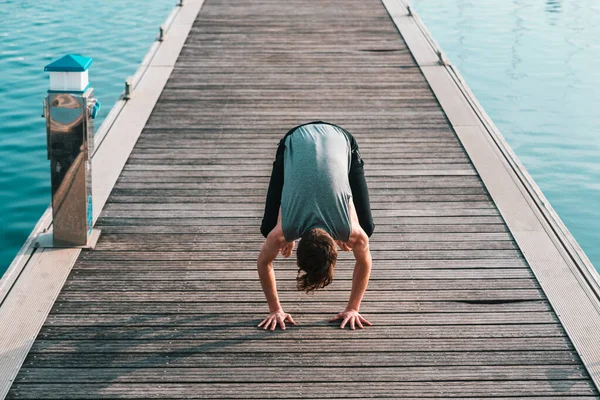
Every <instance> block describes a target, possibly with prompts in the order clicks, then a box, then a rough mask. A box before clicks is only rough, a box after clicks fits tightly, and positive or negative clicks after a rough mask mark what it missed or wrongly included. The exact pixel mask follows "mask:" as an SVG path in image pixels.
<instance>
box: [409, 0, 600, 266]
mask: <svg viewBox="0 0 600 400" xmlns="http://www.w3.org/2000/svg"><path fill="white" fill-rule="evenodd" d="M413 6H414V8H415V10H416V11H417V13H418V14H419V16H420V17H421V19H422V20H423V22H424V23H425V24H426V25H427V28H428V29H429V31H430V32H431V33H432V35H433V36H434V38H435V39H436V41H437V42H438V44H439V45H440V46H441V47H442V49H443V50H444V52H445V53H446V55H447V56H448V58H449V59H450V61H451V62H452V63H453V64H454V65H456V66H457V67H458V69H459V71H460V72H461V74H462V75H463V77H464V78H465V80H466V81H467V84H468V85H469V87H470V88H471V90H472V91H473V92H474V93H475V95H476V96H477V98H478V100H479V102H480V103H481V104H482V105H483V107H484V108H485V110H486V112H487V113H488V114H489V115H490V117H491V118H492V120H493V121H494V123H495V124H496V125H497V126H498V128H499V129H500V131H501V132H502V134H503V135H504V137H505V138H506V140H507V141H508V142H509V144H510V146H511V147H512V148H513V150H514V151H515V153H516V154H517V156H518V157H519V159H520V160H521V161H522V162H523V164H524V165H525V167H526V168H527V170H528V171H529V173H530V174H531V175H532V176H533V178H534V179H535V181H536V182H537V184H538V185H539V186H540V187H541V189H542V191H543V192H544V194H545V195H546V197H547V198H548V200H549V201H550V203H551V204H552V206H553V207H554V209H555V210H556V211H557V212H558V214H559V215H560V217H561V219H562V220H563V222H564V223H565V225H566V226H567V227H568V228H569V230H570V231H571V233H572V234H573V236H575V238H576V239H577V241H578V242H579V244H580V245H581V247H582V248H583V249H584V251H585V252H586V254H587V255H588V257H589V258H590V259H591V261H592V263H593V264H594V265H595V266H596V268H598V267H600V246H599V244H600V112H599V110H600V2H599V1H598V0H568V1H567V0H562V1H561V0H535V1H533V0H485V1H480V0H479V1H478V0H443V1H440V0H413Z"/></svg>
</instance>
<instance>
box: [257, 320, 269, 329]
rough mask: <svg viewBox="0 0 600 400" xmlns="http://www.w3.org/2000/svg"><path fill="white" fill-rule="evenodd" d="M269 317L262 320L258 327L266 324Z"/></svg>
mask: <svg viewBox="0 0 600 400" xmlns="http://www.w3.org/2000/svg"><path fill="white" fill-rule="evenodd" d="M267 319H268V318H265V319H263V320H262V322H261V323H260V324H258V327H259V328H260V327H261V326H263V324H264V323H265V322H267Z"/></svg>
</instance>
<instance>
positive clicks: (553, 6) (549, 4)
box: [546, 0, 561, 13]
mask: <svg viewBox="0 0 600 400" xmlns="http://www.w3.org/2000/svg"><path fill="white" fill-rule="evenodd" d="M560 1H561V0H546V12H549V13H559V12H560V11H561V4H560Z"/></svg>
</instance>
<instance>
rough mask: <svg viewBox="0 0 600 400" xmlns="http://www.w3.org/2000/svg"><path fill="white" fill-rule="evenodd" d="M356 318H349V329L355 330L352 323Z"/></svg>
mask: <svg viewBox="0 0 600 400" xmlns="http://www.w3.org/2000/svg"><path fill="white" fill-rule="evenodd" d="M355 319H356V317H352V318H350V329H352V330H355V329H356V326H355V325H354V320H355Z"/></svg>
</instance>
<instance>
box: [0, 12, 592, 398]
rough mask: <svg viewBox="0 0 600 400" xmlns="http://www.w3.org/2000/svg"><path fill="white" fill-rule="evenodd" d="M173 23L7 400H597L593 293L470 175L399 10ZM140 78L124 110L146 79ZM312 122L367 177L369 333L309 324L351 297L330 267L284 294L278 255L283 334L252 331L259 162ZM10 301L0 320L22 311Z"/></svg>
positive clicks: (539, 235)
mask: <svg viewBox="0 0 600 400" xmlns="http://www.w3.org/2000/svg"><path fill="white" fill-rule="evenodd" d="M194 6H196V7H197V8H198V9H200V6H201V9H200V12H199V13H198V14H197V16H196V12H194V14H193V15H192V20H191V21H192V22H193V26H192V27H191V30H189V28H188V30H189V35H188V34H187V31H185V30H184V29H183V28H181V29H180V30H179V31H178V30H177V29H175V30H173V31H172V32H171V36H169V33H167V35H166V38H165V43H164V44H163V46H168V45H169V43H172V42H169V40H173V41H177V40H180V41H181V43H182V44H183V43H185V44H184V45H183V47H182V49H181V52H180V53H178V49H176V47H173V48H170V49H169V48H166V49H164V50H163V51H162V53H161V54H159V56H157V57H158V58H156V59H155V60H154V61H153V63H154V64H152V65H153V66H154V67H153V68H155V70H156V71H158V70H160V68H167V67H166V66H165V65H166V64H165V65H163V64H161V63H163V62H165V60H166V59H167V58H168V57H172V62H173V63H174V64H173V65H174V67H173V66H170V67H168V68H170V69H169V70H168V71H167V73H165V72H164V71H163V70H160V71H163V72H162V73H163V75H160V76H162V77H164V79H165V80H166V78H168V81H166V85H165V86H164V89H162V91H160V90H159V91H158V92H157V96H158V94H160V97H158V101H157V102H156V104H155V106H154V103H153V102H150V104H149V105H148V104H146V105H144V107H147V108H148V107H149V108H148V113H149V112H150V110H152V112H151V114H149V118H148V119H147V121H146V119H143V120H141V121H139V120H136V115H137V116H138V119H141V118H142V117H141V116H140V115H142V114H140V113H138V114H135V113H133V112H131V113H130V114H128V115H129V116H126V117H127V118H129V120H130V121H125V122H127V123H130V124H138V125H139V124H142V125H143V124H144V122H145V126H144V127H143V131H142V132H141V135H140V136H139V139H138V140H137V143H135V140H134V139H128V140H130V141H131V144H132V145H133V143H135V147H133V151H131V153H130V154H128V159H127V162H126V165H125V167H124V168H123V170H122V172H121V173H120V176H119V177H118V181H117V182H116V184H115V185H114V188H112V185H111V187H109V188H108V189H105V191H106V193H107V194H108V193H109V192H110V196H109V197H108V200H107V201H106V204H105V205H104V207H103V209H102V212H101V214H100V217H99V219H98V220H97V223H96V227H98V228H100V229H101V230H102V235H101V237H100V240H99V242H98V245H97V246H96V248H95V249H94V250H84V251H82V252H81V253H80V254H79V253H77V254H78V256H77V255H76V256H75V257H73V260H75V259H76V261H75V262H74V265H73V267H72V269H70V266H69V267H68V268H69V269H70V274H69V270H66V272H65V277H66V274H68V278H67V279H66V282H64V286H62V290H60V293H59V289H60V285H62V281H61V282H60V285H59V286H58V288H56V287H54V289H53V290H56V293H59V294H58V297H57V298H56V301H55V302H54V304H53V306H52V308H51V310H50V312H49V314H48V315H47V318H46V315H45V314H44V315H42V316H41V318H42V321H43V320H44V318H45V322H44V323H43V326H41V329H40V328H39V327H37V328H35V326H34V325H35V324H33V325H32V326H34V328H35V330H36V331H35V334H37V331H38V330H39V334H37V338H36V339H35V341H31V342H28V341H27V339H25V340H24V343H25V344H23V345H19V346H17V345H15V348H14V349H11V350H10V351H8V349H4V348H3V349H2V353H3V354H2V355H0V365H3V363H9V362H12V363H13V364H11V365H14V364H15V363H16V362H17V361H19V357H21V359H20V361H19V364H18V366H20V363H22V367H20V371H19V372H18V374H17V373H16V370H9V369H5V372H4V373H2V372H0V377H1V378H2V379H5V380H8V379H9V380H10V382H9V383H8V384H5V386H4V387H5V388H6V389H7V390H8V388H9V387H10V389H9V390H8V392H7V394H6V392H5V393H4V394H6V398H8V399H100V398H102V399H109V398H110V399H112V398H168V399H190V398H215V399H216V398H248V399H250V398H252V399H264V398H289V399H300V398H315V399H317V398H332V399H333V398H359V399H363V398H389V399H392V398H393V399H397V398H403V399H417V398H418V399H423V398H502V399H507V398H525V397H526V398H531V399H548V398H569V399H598V398H600V397H599V394H598V389H597V387H596V386H595V384H594V380H596V382H598V377H599V376H600V372H599V370H600V364H599V363H597V362H596V360H598V359H599V358H598V351H599V350H598V348H597V347H595V346H596V345H597V344H598V343H599V341H598V339H595V337H597V336H598V332H599V331H595V332H593V331H591V327H594V326H600V311H599V310H600V308H595V307H597V305H596V304H598V303H595V301H597V299H596V300H594V297H593V295H591V294H590V293H593V290H592V289H589V288H588V287H587V286H585V285H586V280H585V279H583V278H581V276H579V275H577V272H576V271H575V269H573V268H571V269H568V268H570V267H568V265H571V264H568V261H564V260H567V257H566V256H564V257H563V258H562V259H560V260H559V257H556V256H554V254H555V253H553V251H555V250H552V251H550V250H548V249H546V248H545V247H544V246H547V243H550V242H548V240H551V243H555V242H556V243H558V242H557V241H556V240H554V239H553V238H554V236H552V234H551V232H550V231H551V230H550V229H546V228H544V232H545V231H548V233H547V237H548V238H549V239H548V240H546V237H545V236H543V232H542V230H539V229H537V228H536V226H537V225H535V222H532V221H534V217H532V215H534V214H530V211H528V210H529V209H526V207H525V206H523V204H525V205H528V204H529V205H531V204H533V200H531V199H530V198H529V197H527V196H528V195H527V193H526V192H525V191H524V190H521V189H520V187H521V186H519V183H518V179H517V177H516V175H510V176H511V178H510V179H508V180H507V179H505V178H506V177H505V176H504V175H502V174H503V173H504V172H501V171H500V170H501V169H502V168H500V169H499V167H498V165H500V164H486V163H489V162H492V161H493V160H495V159H494V158H493V157H492V156H490V154H492V153H489V154H488V153H486V152H489V151H491V150H489V149H487V147H485V146H484V145H481V144H476V141H475V139H473V140H471V139H469V138H470V137H471V136H469V135H473V132H474V130H473V129H474V128H473V127H474V126H476V125H475V122H473V124H463V123H460V122H457V121H458V120H459V119H460V118H471V114H469V113H473V109H472V108H468V105H469V104H468V102H467V101H466V100H465V98H466V97H462V98H459V97H456V98H455V99H454V100H452V97H449V96H454V94H452V93H455V92H456V93H458V91H456V90H455V89H452V87H450V86H448V85H449V83H447V82H450V81H445V80H443V79H445V78H443V76H442V75H441V74H442V72H438V71H446V68H445V67H444V66H443V65H440V64H439V63H438V62H437V61H438V60H437V58H436V57H437V56H436V55H435V52H434V51H432V50H431V49H429V50H427V49H426V48H425V47H423V48H421V47H419V46H425V44H422V45H421V44H419V43H427V40H426V35H425V34H424V33H423V32H421V31H420V30H419V29H418V25H417V24H415V23H414V22H410V21H413V20H412V19H411V17H409V16H407V15H405V14H406V10H405V9H404V8H403V7H401V3H399V2H397V3H396V2H395V0H388V1H383V2H382V1H380V0H327V1H318V2H315V1H309V0H285V1H281V0H205V1H204V2H201V1H195V2H194V1H190V2H187V1H186V2H184V6H183V7H182V9H181V11H179V12H180V13H181V15H180V16H179V17H178V18H188V19H189V18H190V15H189V14H186V13H189V12H190V11H189V10H187V9H186V8H187V7H191V8H193V7H194ZM411 24H413V25H411ZM176 28H177V26H176ZM184 33H185V34H184ZM173 46H175V45H173ZM173 49H175V50H177V51H175V50H173ZM169 54H170V55H169ZM177 54H179V55H178V57H177ZM161 57H163V58H161ZM432 57H433V58H432ZM175 60H176V63H175V62H174V61H175ZM428 60H429V61H428ZM427 63H429V64H427ZM153 73H154V72H149V73H147V76H144V77H142V78H141V79H142V80H141V83H140V85H141V87H142V89H141V90H137V91H134V94H133V98H132V100H131V101H132V102H134V101H140V102H142V101H144V100H142V98H143V97H144V96H145V94H144V93H145V92H144V90H143V87H152V86H153V85H154V82H153V79H154V80H156V81H160V79H163V78H160V76H159V75H153ZM444 73H447V72H444ZM436 74H437V75H436ZM438 75H439V76H438ZM157 76H159V78H157ZM436 77H437V78H436ZM436 79H437V80H436ZM144 85H146V86H144ZM444 85H446V86H444ZM444 87H446V89H444ZM440 88H441V89H440ZM453 90H454V92H453ZM140 96H141V97H140ZM148 96H150V95H148ZM150 97H151V96H150ZM147 102H149V100H148V101H147ZM132 104H136V103H132ZM140 104H141V103H140ZM152 106H154V108H153V109H152ZM125 107H128V106H125ZM139 107H142V106H141V105H140V106H139ZM469 110H470V111H469ZM142 116H143V115H142ZM123 118H125V117H123ZM313 120H324V121H329V122H332V123H336V124H338V125H341V126H343V127H344V128H346V129H347V130H349V131H350V132H351V133H353V134H354V135H355V137H356V138H357V141H358V143H359V145H360V148H361V154H362V156H363V158H364V159H365V169H366V174H367V180H368V183H369V188H370V193H371V200H372V208H373V214H374V219H375V223H376V232H375V234H374V235H373V237H372V239H371V249H372V254H373V258H374V262H373V272H372V278H371V282H370V284H369V289H368V291H367V293H366V296H365V299H364V302H363V304H362V308H361V312H362V313H363V315H365V316H366V317H367V318H368V319H370V320H371V322H373V323H374V326H373V327H370V328H367V329H364V330H357V331H350V330H345V331H341V330H340V329H339V328H338V325H336V324H329V323H328V322H327V320H328V319H329V318H331V317H332V316H333V315H335V314H336V313H337V312H339V311H341V310H342V309H343V307H344V306H345V303H346V301H347V299H348V295H349V290H350V284H351V277H352V268H353V261H352V260H353V259H352V257H351V255H347V254H344V255H342V256H341V260H340V261H339V263H338V267H337V272H336V276H335V280H334V283H333V284H332V285H331V286H330V287H329V288H328V289H327V290H322V291H318V292H317V293H315V294H314V295H306V294H304V293H302V292H298V291H297V290H296V288H295V276H296V267H295V263H294V259H293V257H292V258H291V259H278V260H277V261H276V265H275V269H276V274H277V278H278V284H279V290H280V297H281V299H282V304H283V307H284V309H285V311H286V312H289V313H291V314H292V316H293V317H294V318H295V320H296V322H297V323H298V325H297V326H295V327H291V328H289V329H288V330H286V331H279V330H278V331H275V332H264V331H262V330H260V329H257V328H256V325H257V324H258V322H259V321H260V320H261V319H262V318H263V317H264V316H266V314H267V307H266V301H265V299H264V295H263V293H262V291H261V288H260V283H259V281H258V277H257V273H256V257H257V255H258V251H259V249H260V245H261V242H262V236H261V235H260V233H259V226H260V220H261V217H262V212H263V205H264V199H265V195H266V188H267V184H268V179H269V176H270V171H271V163H272V160H273V157H274V152H275V149H276V145H277V142H278V139H279V138H280V137H281V136H282V135H283V134H284V133H285V132H286V131H287V130H288V129H289V128H290V127H293V126H294V125H297V124H300V123H303V122H308V121H313ZM477 123H481V121H479V122H477ZM482 132H483V130H482ZM111 135H113V133H111V132H109V133H108V134H107V139H106V140H109V139H110V138H111ZM481 137H484V136H483V134H482V136H481ZM118 143H119V142H118V140H117V141H115V142H114V144H111V143H108V142H107V143H106V144H103V146H109V145H110V146H115V148H119V145H118ZM477 143H479V142H477ZM481 143H483V142H481ZM486 143H487V142H486ZM489 143H492V142H491V141H490V142H489ZM491 148H492V147H490V149H491ZM494 154H496V156H497V157H498V160H501V158H500V156H498V155H497V154H500V153H499V152H496V153H494ZM105 157H106V156H105ZM490 160H492V161H490ZM493 162H495V161H493ZM494 165H496V166H494ZM503 165H504V164H503ZM94 167H95V168H99V169H101V168H102V166H98V165H95V166H94ZM115 168H116V167H115ZM499 171H500V172H499ZM502 171H504V170H502ZM506 171H509V169H508V167H507V169H506ZM117 172H118V171H117ZM506 173H507V174H509V172H506ZM506 176H509V175H506ZM511 182H512V183H511ZM511 185H514V187H513V186H511ZM111 188H112V191H111V190H110V189H111ZM515 190H516V191H515ZM514 193H521V194H520V196H522V199H525V200H521V197H519V198H518V199H517V197H515V196H516V195H513V194H514ZM523 201H526V202H525V203H524V202H523ZM507 204H508V205H509V206H507ZM531 209H532V210H533V206H531ZM507 210H508V211H507ZM540 221H541V219H540ZM522 224H529V225H527V228H526V229H525V228H523V226H522ZM540 224H541V222H540ZM540 226H541V225H540ZM544 226H545V225H544ZM528 232H529V233H528ZM556 246H557V248H558V246H559V245H558V244H557V245H556ZM561 249H562V247H561ZM559 250H560V249H559ZM559 250H556V251H559ZM36 251H37V252H38V253H39V252H40V250H32V253H31V254H30V255H29V257H31V258H30V259H35V257H36ZM536 251H537V253H536ZM561 251H563V253H564V254H566V250H564V249H563V250H561ZM541 253H543V254H541ZM563 253H560V254H563ZM46 254H52V253H51V252H46ZM54 254H55V255H56V254H60V253H54ZM557 254H558V253H557ZM38 257H42V255H38ZM561 260H562V261H561ZM562 262H564V263H565V267H563V266H562V264H561V263H562ZM567 264H568V265H567ZM547 265H551V266H553V268H554V269H553V270H552V271H550V272H549V271H546V270H544V269H543V268H544V266H547ZM27 268H28V267H27V266H26V267H24V271H25V272H27ZM32 268H33V267H32ZM560 268H563V269H560ZM48 271H49V273H52V270H51V269H50V270H46V273H48ZM561 271H563V272H561ZM565 271H567V272H565ZM568 271H575V272H573V276H574V277H575V278H573V279H576V280H577V279H578V280H577V282H579V283H580V289H579V290H580V292H578V291H577V290H578V289H577V288H576V286H577V285H574V286H569V285H570V282H571V281H570V280H569V279H571V278H568V279H567V278H564V277H563V275H561V274H563V273H564V274H567V273H568ZM25 272H23V274H25ZM23 274H22V275H23ZM23 276H25V275H23ZM22 279H25V278H22V277H19V278H15V282H17V283H18V282H19V280H22ZM588 284H589V282H588ZM54 286H56V285H54ZM20 290H21V289H20ZM560 290H565V291H568V293H565V294H564V296H565V298H561V297H560V296H559V297H557V295H556V294H557V293H559V292H560ZM23 291H24V289H22V290H21V292H20V293H21V295H22V293H23ZM10 295H11V293H8V295H7V296H6V299H5V300H4V303H2V307H0V321H5V322H6V321H8V317H4V318H5V320H2V318H3V317H2V311H3V309H4V313H5V315H6V313H7V312H8V311H6V308H7V307H9V306H10V307H13V308H14V307H17V305H16V304H20V303H18V302H17V301H16V300H15V302H13V303H10V301H11V300H10ZM29 295H30V296H36V293H35V289H34V288H31V292H30V293H29ZM577 296H583V297H585V298H587V299H588V300H589V302H590V303H589V304H587V303H585V302H583V301H581V300H579V299H580V298H582V297H577ZM49 297H50V298H51V299H50V304H52V303H51V301H53V300H54V298H52V295H50V296H49ZM584 303H585V304H584ZM11 304H15V305H13V306H11ZM569 307H570V309H572V311H573V312H572V313H568V312H566V311H565V310H569ZM594 309H595V310H596V313H597V314H596V318H597V319H594V318H593V310H594ZM9 311H11V312H12V314H10V315H13V316H14V315H17V314H16V311H14V310H9ZM32 312H33V311H32ZM38 312H39V309H38ZM33 313H34V314H35V312H33ZM590 315H592V317H590ZM22 317H23V318H27V316H26V315H23V316H22ZM581 321H583V322H581ZM19 323H20V322H19V321H14V324H15V326H17V329H13V330H11V331H10V332H12V333H11V334H12V335H13V336H10V335H9V334H8V333H7V332H9V331H8V330H7V329H8V328H4V331H2V329H3V328H0V333H2V334H4V336H3V337H0V343H8V340H9V339H10V340H17V339H15V338H19V336H20V333H19V332H20V331H19V329H20V328H18V324H19ZM578 324H584V325H578ZM585 324H588V325H585ZM13 328H14V326H13ZM34 328H31V329H34ZM0 336H2V335H0ZM34 337H35V336H34ZM2 340H4V341H5V342H2ZM11 343H12V342H11ZM3 346H4V345H3ZM586 346H587V347H586ZM11 357H12V358H11ZM595 357H596V358H595ZM9 358H11V359H10V360H9ZM582 358H583V361H584V362H582ZM15 360H17V361H15ZM18 366H17V367H18ZM11 368H12V367H11ZM17 369H18V368H17ZM7 371H8V372H7ZM11 374H12V375H11ZM0 387H2V386H1V385H0ZM2 395H3V393H1V392H0V398H2Z"/></svg>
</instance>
